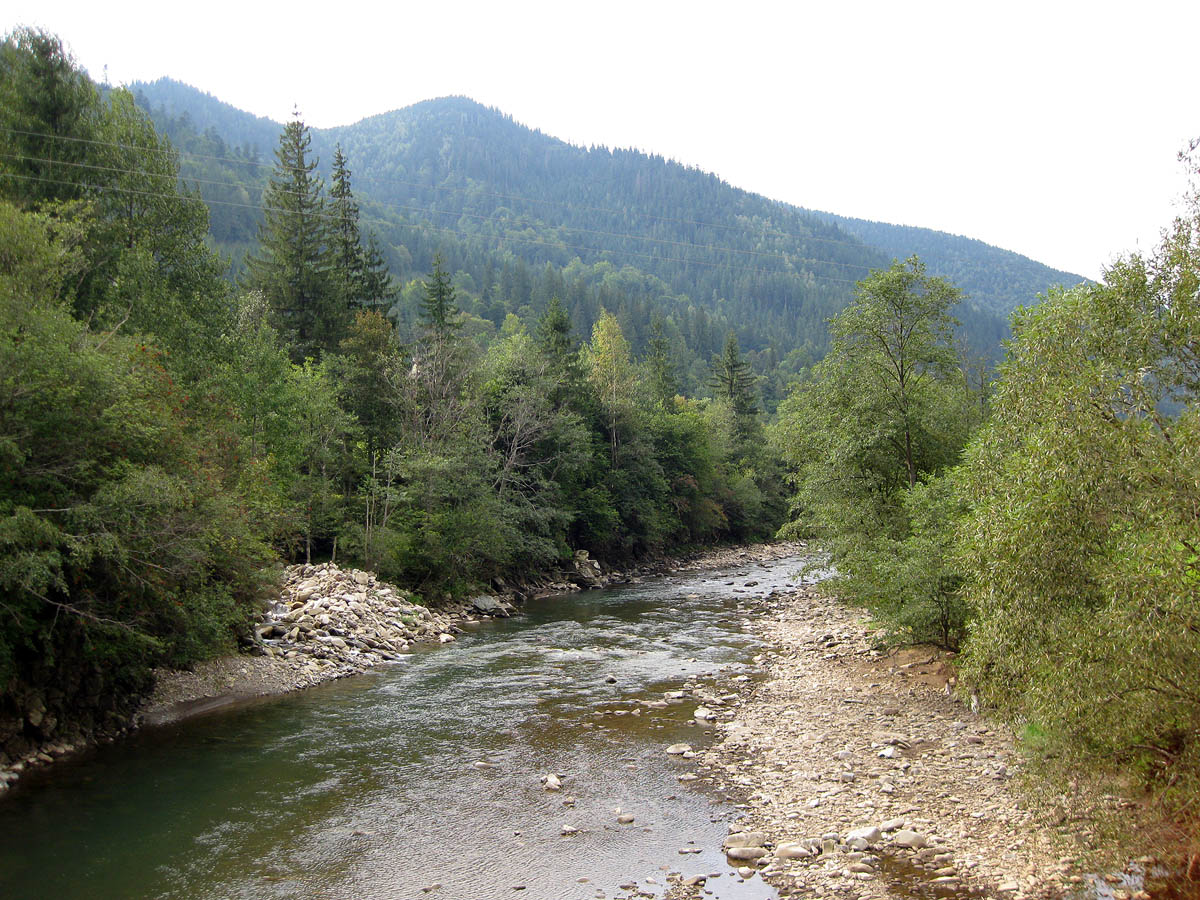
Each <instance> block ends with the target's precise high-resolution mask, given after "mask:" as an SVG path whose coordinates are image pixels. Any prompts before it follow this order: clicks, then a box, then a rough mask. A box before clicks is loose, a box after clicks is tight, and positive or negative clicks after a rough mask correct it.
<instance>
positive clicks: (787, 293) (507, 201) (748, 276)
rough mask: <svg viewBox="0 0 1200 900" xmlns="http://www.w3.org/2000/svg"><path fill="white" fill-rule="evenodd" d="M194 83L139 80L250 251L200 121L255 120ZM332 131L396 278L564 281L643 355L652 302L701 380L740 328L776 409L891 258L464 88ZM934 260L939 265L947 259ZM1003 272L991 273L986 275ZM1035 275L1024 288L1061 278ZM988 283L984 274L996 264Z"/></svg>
mask: <svg viewBox="0 0 1200 900" xmlns="http://www.w3.org/2000/svg"><path fill="white" fill-rule="evenodd" d="M188 90H189V89H187V88H185V87H183V86H180V85H178V84H176V83H170V82H161V81H160V82H155V83H154V84H148V85H137V86H135V91H136V92H137V93H138V95H139V97H140V98H141V102H142V103H143V105H144V106H145V108H147V109H148V110H150V111H151V113H152V115H153V116H154V118H155V121H156V123H157V124H158V125H159V127H160V128H161V129H163V130H164V133H166V134H167V135H168V136H170V137H171V139H172V140H173V141H174V142H175V143H176V144H177V145H178V146H180V147H181V148H183V149H185V150H186V151H187V152H185V154H184V156H183V160H182V162H183V171H184V174H185V177H188V178H192V179H195V180H196V181H197V184H198V187H199V189H200V191H201V193H202V194H203V195H204V196H205V197H206V198H210V199H212V200H216V201H218V202H217V203H214V204H213V211H214V216H213V220H214V236H215V237H216V239H217V241H218V245H219V246H221V247H222V249H224V250H226V251H227V252H229V253H231V254H232V255H234V257H235V259H238V258H240V256H241V254H243V253H244V252H245V250H246V249H247V244H246V243H245V228H244V227H243V228H239V229H237V230H234V228H232V227H230V229H229V230H228V231H227V230H224V229H225V223H224V219H225V218H226V217H229V218H232V219H238V220H240V219H241V218H242V217H243V216H244V215H245V209H244V207H238V206H231V205H226V210H227V211H226V212H221V211H219V210H218V209H217V207H218V206H220V205H222V204H223V203H226V196H225V195H226V194H228V193H229V191H230V190H231V188H229V187H227V186H226V185H228V184H229V172H228V171H227V169H228V166H229V165H230V164H229V163H226V162H223V161H221V160H213V159H210V158H199V157H197V156H195V155H193V152H192V150H191V148H192V147H198V146H200V144H201V141H200V138H201V137H202V136H200V135H199V134H198V133H197V132H196V129H195V127H194V125H197V124H203V125H205V126H206V127H207V126H208V125H210V124H211V125H212V127H213V128H215V129H216V130H217V131H218V132H220V136H221V139H222V140H224V141H226V143H227V144H229V145H230V146H231V147H232V146H234V145H237V144H238V142H239V141H242V140H244V139H245V138H246V136H247V135H251V134H253V133H255V131H256V129H258V128H259V122H258V120H255V119H253V117H250V116H248V115H246V114H240V113H238V112H237V111H236V110H234V109H233V108H232V107H229V106H227V105H224V104H221V103H219V101H216V100H214V99H213V98H211V97H208V96H207V95H203V94H201V93H200V92H198V91H193V92H192V94H191V95H189V94H188ZM239 115H241V116H243V117H244V118H243V119H242V120H239V118H238V116H239ZM221 129H227V131H221ZM215 136H216V135H214V134H212V133H210V134H209V135H208V137H209V138H212V137H215ZM338 145H340V146H341V148H342V150H343V151H344V153H345V155H346V157H347V159H348V160H349V164H350V167H351V169H352V170H353V172H354V177H355V180H356V185H357V186H358V189H359V192H360V195H361V196H362V198H363V212H364V217H365V221H367V222H368V224H369V226H370V227H372V228H374V229H375V230H376V231H377V232H378V234H379V237H380V243H381V248H382V250H383V253H384V255H385V257H386V258H387V260H388V262H389V263H390V265H391V267H392V270H393V272H394V273H396V274H397V275H399V276H400V277H401V278H402V279H405V280H407V279H409V278H411V277H412V275H413V274H415V273H420V272H423V271H428V269H429V267H430V265H431V264H432V259H433V254H434V253H435V252H439V251H440V252H441V253H442V255H443V258H444V260H445V262H446V265H447V267H448V268H449V269H450V270H451V271H452V272H454V273H455V274H456V285H457V286H458V287H459V289H460V295H461V297H462V300H463V305H464V308H465V309H467V310H468V311H470V312H472V313H473V314H475V315H477V316H479V317H480V318H483V319H486V320H490V321H491V322H492V323H493V324H494V325H496V326H498V325H499V324H500V323H501V322H502V321H503V319H504V316H505V315H507V314H508V313H515V314H517V315H518V316H519V317H520V318H521V319H522V320H523V321H525V322H526V324H531V323H532V321H533V319H534V318H535V317H536V316H537V315H538V314H540V312H541V311H542V310H544V308H545V304H546V303H547V302H548V300H549V298H550V296H551V294H555V293H557V294H558V295H559V296H561V297H562V298H563V299H564V301H566V303H567V306H568V311H569V314H570V315H571V318H572V322H573V324H574V325H575V327H576V328H577V329H579V330H580V331H582V332H585V333H586V332H587V331H588V330H590V328H591V327H592V326H593V325H594V323H595V321H596V319H597V316H598V314H599V310H600V308H601V307H602V306H603V307H604V308H607V309H610V310H612V311H614V313H615V314H616V315H617V317H618V319H619V320H620V321H621V323H622V327H623V329H624V330H625V333H626V334H627V336H628V337H629V340H630V342H631V344H632V346H633V348H634V350H635V352H638V353H641V352H643V351H644V350H645V348H646V346H647V340H648V338H649V335H650V331H651V324H652V319H653V317H654V315H655V314H657V315H659V316H661V318H662V328H663V331H664V333H665V334H666V335H667V337H668V340H669V341H670V343H671V347H672V354H673V358H674V360H675V362H676V364H677V365H678V368H679V370H680V372H681V379H682V384H683V386H684V387H685V388H687V389H690V390H695V389H699V388H701V387H702V386H703V383H704V378H705V377H706V376H705V371H706V369H707V364H708V360H709V359H710V358H711V356H712V355H713V354H714V353H716V352H717V351H719V350H720V348H721V345H722V343H723V341H724V337H725V334H726V333H727V332H728V331H730V330H733V331H735V332H736V333H737V336H738V338H739V341H740V343H741V346H742V347H743V349H744V350H745V351H746V353H747V359H748V360H749V362H750V364H751V365H752V367H753V368H754V370H755V372H756V373H757V374H759V375H760V376H764V381H763V385H762V388H763V392H764V396H763V400H764V402H765V403H766V405H767V407H768V408H769V409H773V408H774V406H775V404H776V403H777V401H778V399H779V398H780V397H781V396H782V394H783V393H784V392H785V391H786V385H787V383H788V382H789V381H790V380H791V379H792V378H793V377H794V376H795V374H796V373H797V372H799V371H801V370H802V369H803V368H805V367H806V366H807V365H809V364H811V362H813V361H815V360H816V359H818V358H820V356H822V355H823V354H824V352H825V349H826V347H827V344H828V332H827V327H826V322H827V320H828V319H829V318H830V317H831V316H832V315H834V314H836V313H837V312H838V311H839V310H840V309H842V308H843V307H844V306H845V305H846V304H847V303H848V302H849V301H850V299H851V297H852V295H853V289H854V284H855V283H856V282H857V281H858V280H860V279H861V278H863V277H865V275H866V274H867V273H868V272H869V271H870V270H871V269H872V268H876V267H879V266H883V265H886V264H887V262H888V261H890V259H891V255H890V254H891V251H890V249H880V248H878V247H874V246H871V245H869V243H865V242H863V241H862V240H861V239H860V238H858V237H856V236H854V235H852V234H850V233H848V232H847V231H845V230H843V229H841V228H839V227H838V226H836V225H834V224H831V223H830V222H829V221H828V219H827V218H825V217H822V216H820V215H818V214H814V213H810V212H808V211H805V210H802V209H799V208H797V207H793V206H789V205H787V204H783V203H778V202H775V201H771V200H768V199H766V198H764V197H761V196H759V195H755V194H751V193H748V192H746V191H742V190H738V189H736V188H734V187H732V186H730V185H729V184H727V183H725V182H723V181H722V180H721V179H719V178H718V177H716V176H714V175H710V174H707V173H703V172H700V171H698V170H696V169H692V168H688V167H685V166H681V165H679V164H676V163H672V162H669V161H667V160H664V159H663V158H662V157H656V156H651V155H647V154H644V153H641V152H638V151H633V150H610V149H607V148H590V149H585V148H580V147H574V146H571V145H569V144H566V143H564V142H562V141H559V140H557V139H555V138H552V137H549V136H547V135H544V134H542V133H540V132H538V131H534V130H531V129H529V128H526V127H524V126H522V125H520V124H518V123H516V122H514V121H513V120H512V119H511V117H508V116H505V115H503V114H502V113H500V112H498V111H496V110H493V109H488V108H485V107H483V106H480V105H479V104H477V103H474V102H473V101H470V100H467V99H465V98H444V99H440V100H433V101H427V102H424V103H419V104H416V105H414V106H412V107H408V108H406V109H402V110H396V111H393V112H390V113H385V114H382V115H379V116H374V117H371V118H369V119H365V120H363V121H361V122H358V123H356V124H354V125H351V126H346V127H342V128H335V129H328V130H314V131H313V150H314V152H315V153H316V154H317V156H318V157H319V158H320V160H321V165H322V167H323V168H325V170H326V171H328V168H327V167H328V165H329V163H330V160H331V159H332V156H333V151H334V148H335V147H336V146H338ZM270 149H271V147H270V146H260V147H259V150H260V151H268V150H270ZM198 152H199V153H207V151H205V150H204V149H202V148H201V149H199V150H198ZM209 155H210V156H213V155H216V156H219V155H220V154H209ZM241 158H244V156H243V157H241ZM259 168H260V171H265V170H264V169H263V166H262V165H260V167H259ZM210 182H213V183H212V184H210ZM221 182H223V183H221ZM261 184H262V178H261V175H260V177H259V178H258V179H257V180H255V179H251V178H248V177H247V178H243V179H241V180H240V185H241V186H243V187H244V189H245V190H247V191H250V192H253V190H254V189H255V187H256V186H257V187H259V188H261ZM980 246H981V247H983V246H985V245H980ZM987 249H988V250H990V251H991V250H994V248H987ZM994 252H995V253H999V254H1003V253H1004V252H1003V251H994ZM904 255H907V254H904ZM1005 258H1006V257H1005ZM1014 258H1015V257H1014ZM988 265H990V263H987V262H986V261H981V262H979V263H978V266H979V267H980V268H982V269H984V270H986V269H987V266H988ZM930 268H931V271H932V272H934V273H938V274H942V272H941V269H940V268H939V266H938V265H935V264H931V267H930ZM1007 277H1008V276H1007V274H1005V273H1001V274H994V275H992V276H991V282H1004V281H1005V280H1006V279H1007ZM1029 280H1030V278H1029V277H1027V278H1026V282H1028V281H1029ZM1032 280H1033V282H1034V283H1036V286H1035V287H1033V288H1032V289H1031V290H1030V291H1029V294H1028V296H1027V297H1025V298H1024V302H1032V301H1033V300H1034V299H1035V298H1036V295H1037V293H1038V292H1039V291H1044V290H1045V289H1046V288H1048V287H1049V286H1050V285H1051V284H1053V283H1055V281H1056V279H1050V280H1046V281H1043V282H1040V283H1037V279H1036V277H1033V278H1032ZM976 282H977V283H978V284H979V285H981V287H982V288H983V289H985V290H986V289H987V285H988V283H989V282H988V279H985V278H982V277H980V278H977V279H976ZM1023 283H1024V282H1023ZM1006 290H1008V289H1007V288H1006ZM1009 293H1011V290H1009ZM965 295H966V299H965V301H964V302H963V304H962V305H961V306H960V307H959V308H958V309H957V310H956V314H957V315H958V317H959V319H960V320H961V321H962V323H963V326H962V332H963V333H964V335H965V337H966V339H967V340H968V341H969V343H970V345H971V346H972V348H973V351H974V352H975V353H977V354H979V355H983V356H987V357H989V358H992V357H994V356H995V355H996V354H997V353H998V349H999V342H1000V340H1001V339H1002V338H1003V337H1004V336H1005V335H1006V334H1007V330H1006V328H1007V326H1006V322H1005V318H1004V316H1005V315H1006V313H1002V314H999V315H998V314H996V313H995V312H994V310H998V309H1001V308H1003V307H1004V304H1005V303H1006V302H1007V300H1006V299H1005V298H1006V297H1007V296H1008V294H1005V296H1004V297H999V296H995V295H991V294H985V295H984V296H975V295H974V292H973V291H970V290H968V291H966V292H965ZM411 312H412V310H411V305H409V308H408V310H407V312H406V311H405V309H404V307H403V305H402V306H401V308H399V309H398V310H397V315H398V317H399V318H400V319H401V320H404V319H405V318H406V317H407V318H411Z"/></svg>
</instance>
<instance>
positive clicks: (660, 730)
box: [0, 558, 801, 900]
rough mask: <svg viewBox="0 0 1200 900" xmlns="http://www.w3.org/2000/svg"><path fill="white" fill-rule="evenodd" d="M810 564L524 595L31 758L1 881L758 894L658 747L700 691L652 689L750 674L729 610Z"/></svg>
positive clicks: (53, 893)
mask: <svg viewBox="0 0 1200 900" xmlns="http://www.w3.org/2000/svg"><path fill="white" fill-rule="evenodd" d="M800 564H801V560H799V559H797V558H793V559H785V560H778V561H774V562H764V563H754V564H750V563H748V564H745V565H742V566H739V567H737V568H734V569H726V570H710V571H705V572H699V573H693V574H686V575H675V576H664V577H660V578H648V579H646V580H645V581H643V582H642V583H640V584H633V585H624V586H620V587H614V588H609V589H605V590H597V591H585V592H582V593H577V594H569V595H563V596H557V597H549V598H545V599H540V600H536V601H531V602H530V603H528V604H527V605H526V607H525V609H524V613H523V615H521V616H519V617H517V618H513V619H508V620H497V621H488V622H484V623H480V624H479V625H477V626H473V627H472V629H471V630H470V631H469V633H467V634H464V635H461V636H460V638H459V640H458V641H457V642H456V643H454V644H451V645H448V646H438V647H428V648H424V649H421V650H418V651H415V652H413V653H411V654H409V655H408V656H407V657H406V658H405V659H404V660H403V661H401V662H400V663H397V664H395V665H389V666H386V667H382V668H379V669H377V670H375V671H373V672H372V673H370V674H368V675H364V676H359V677H356V678H352V679H347V680H344V681H340V682H335V683H332V684H327V685H324V686H321V687H318V688H313V689H310V690H307V691H304V692H301V693H297V694H293V695H289V696H286V697H280V698H270V699H263V700H257V701H252V702H248V703H244V704H241V705H238V706H235V707H232V708H226V709H223V710H220V711H217V712H213V713H210V714H208V715H204V716H200V717H197V718H193V719H190V720H187V721H184V722H180V723H176V724H174V725H168V726H162V727H157V728H147V729H144V730H142V731H141V732H138V733H137V734H135V735H134V736H132V737H131V738H129V739H128V740H124V741H121V742H119V743H117V744H113V745H109V746H105V747H101V748H97V749H95V750H93V751H91V752H89V753H87V754H84V755H81V756H80V757H78V758H75V759H70V760H67V761H63V762H61V763H58V764H56V765H55V766H52V767H49V768H48V769H46V770H42V771H36V772H33V773H30V774H29V775H27V776H26V777H25V778H23V779H22V781H21V782H19V783H18V784H17V785H16V786H15V787H14V788H13V789H12V790H11V791H10V792H9V794H8V796H6V797H4V798H3V799H0V836H2V839H0V897H4V898H6V900H23V898H44V897H53V898H56V900H69V898H89V900H101V898H122V900H124V898H188V900H195V898H214V900H216V898H221V900H224V898H284V897H288V898H291V897H305V898H308V897H312V898H330V900H340V898H347V900H348V898H356V900H363V898H395V900H412V898H424V897H429V898H431V900H490V898H503V897H527V898H530V900H576V898H578V900H594V898H599V897H607V898H615V897H619V896H627V895H628V894H629V892H630V890H629V888H624V889H622V888H621V885H629V884H632V883H635V882H636V883H637V885H638V890H639V891H641V892H644V893H645V894H649V895H653V896H661V895H662V893H663V892H664V890H665V888H664V885H665V882H666V875H667V874H668V872H671V871H678V872H682V873H684V874H685V875H690V874H700V873H704V874H712V873H720V875H719V877H715V878H710V879H709V881H708V884H707V889H708V890H709V891H711V894H712V896H713V897H714V898H717V900H769V898H773V897H775V893H774V892H773V890H772V889H771V888H770V887H769V886H767V885H765V884H764V883H763V882H762V881H761V879H759V878H757V877H753V878H751V879H748V880H746V881H742V880H741V879H740V878H739V877H738V875H737V873H736V871H735V870H734V869H733V868H731V867H730V866H729V864H728V863H727V862H726V861H725V858H724V856H723V855H722V854H721V852H720V850H719V849H718V848H719V847H720V843H721V838H722V837H723V836H724V834H725V833H726V832H727V831H728V824H729V823H730V822H731V821H733V820H734V818H735V817H736V815H737V809H736V808H735V807H734V805H733V804H731V803H729V802H727V801H726V802H717V801H718V800H720V798H717V797H714V796H713V795H712V794H711V793H710V792H708V790H707V789H706V788H704V787H703V786H702V785H703V781H697V782H690V783H683V782H680V781H679V780H678V777H679V776H680V775H682V774H684V773H685V772H688V771H689V763H688V761H687V760H684V759H681V758H680V757H678V756H668V755H667V754H666V753H665V752H664V751H665V748H666V747H667V746H668V745H670V744H673V743H676V742H686V743H690V744H692V745H693V746H697V747H698V746H700V745H702V744H704V743H705V742H706V741H708V740H711V736H710V735H709V732H710V731H712V729H711V727H706V726H704V725H701V724H699V723H696V722H695V721H694V720H693V719H692V717H691V716H692V711H693V710H694V709H695V707H696V706H697V705H698V703H697V701H696V700H694V699H691V698H690V697H689V699H688V700H687V701H685V702H683V703H675V704H672V705H669V706H667V707H666V708H654V707H648V706H646V705H645V702H646V701H661V700H662V699H663V697H664V693H665V692H667V691H673V690H678V689H682V688H684V687H685V686H687V685H695V686H700V687H709V686H712V685H713V684H714V683H717V682H719V683H720V685H721V689H722V690H725V689H727V688H728V687H729V686H730V685H732V686H733V687H734V688H735V689H736V688H737V687H738V685H739V684H744V683H746V682H747V681H749V680H751V679H753V678H754V677H755V674H756V671H757V669H756V667H755V665H754V656H755V654H756V653H758V652H759V644H758V642H757V641H756V639H755V638H754V637H753V635H751V634H750V633H749V632H748V631H747V630H746V628H745V624H746V618H747V616H748V615H749V613H747V612H745V611H743V610H741V609H739V605H740V604H741V603H742V602H744V601H745V599H746V598H748V597H750V596H751V595H755V594H765V593H769V592H770V591H772V590H776V589H782V588H786V587H787V586H788V585H789V584H790V583H791V579H792V577H793V576H794V574H795V572H796V571H797V569H798V568H799V567H800ZM754 582H756V584H751V583H754ZM550 772H554V773H558V774H560V775H562V776H563V789H562V790H561V791H560V792H550V791H546V790H544V789H543V787H542V784H541V780H540V779H541V776H543V775H545V774H547V773H550ZM572 798H573V799H574V803H573V804H572V805H567V804H566V803H565V801H566V800H569V799H572ZM618 813H628V814H632V815H633V816H634V817H635V819H634V823H633V824H630V825H621V824H618V823H617V815H618ZM564 826H570V827H571V828H575V829H578V833H576V834H573V835H569V836H564V835H563V833H562V832H563V830H564ZM691 848H699V850H700V852H699V853H686V854H684V853H681V852H680V851H681V850H687V849H691Z"/></svg>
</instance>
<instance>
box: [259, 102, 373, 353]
mask: <svg viewBox="0 0 1200 900" xmlns="http://www.w3.org/2000/svg"><path fill="white" fill-rule="evenodd" d="M311 142H312V139H311V137H310V135H309V131H308V126H307V125H305V124H304V122H303V121H302V120H301V119H300V116H299V113H296V117H295V118H294V119H293V120H292V121H291V122H289V123H288V124H287V125H285V126H284V129H283V133H282V134H281V135H280V136H279V146H278V147H277V148H276V149H275V171H274V173H273V174H272V175H271V181H270V183H269V184H268V185H267V188H266V190H265V191H264V192H263V222H262V224H261V225H260V226H259V232H258V243H259V248H258V252H257V253H256V254H255V255H254V256H252V257H250V258H248V259H247V260H246V263H247V267H248V270H249V275H248V278H247V282H248V285H247V286H248V287H250V288H253V289H256V290H260V291H262V292H263V296H264V297H266V299H267V302H268V303H269V304H270V307H271V310H272V313H273V315H274V318H275V321H276V324H277V326H278V327H279V329H280V331H281V333H282V334H283V335H284V336H285V337H286V338H287V340H288V343H289V344H290V348H291V355H292V357H293V358H294V359H297V360H302V359H304V358H305V357H310V356H312V357H316V356H319V355H320V354H321V353H322V352H323V351H327V350H334V349H336V348H337V345H338V342H339V341H341V339H342V338H343V337H344V336H345V332H346V328H347V326H348V324H349V314H348V308H347V306H346V304H345V302H344V300H343V298H342V296H341V291H340V290H339V286H338V284H337V279H336V278H335V274H334V272H335V259H334V255H333V252H332V246H333V240H332V235H331V233H330V231H331V229H330V228H329V223H328V220H329V212H328V209H327V206H326V202H325V198H324V184H323V182H322V180H321V177H320V176H319V175H317V174H315V170H316V167H317V162H318V161H317V159H316V157H311V158H310V156H309V148H310V145H311Z"/></svg>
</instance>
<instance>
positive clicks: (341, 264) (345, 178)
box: [329, 144, 365, 306]
mask: <svg viewBox="0 0 1200 900" xmlns="http://www.w3.org/2000/svg"><path fill="white" fill-rule="evenodd" d="M329 212H330V214H331V215H332V217H333V219H332V222H331V223H330V224H331V231H332V251H333V264H334V267H335V268H336V269H337V274H338V278H339V279H340V280H341V282H342V288H343V290H344V291H345V294H346V299H347V301H348V302H349V303H350V305H351V306H358V305H360V302H359V301H360V299H361V297H362V289H363V276H364V265H363V264H364V262H365V258H364V254H363V247H362V234H361V233H360V232H359V229H358V202H357V201H356V200H355V199H354V192H353V191H352V190H351V188H350V169H349V168H348V167H347V166H346V157H345V155H344V154H343V153H342V145H341V144H338V145H337V147H336V148H335V149H334V151H333V173H332V184H331V185H330V188H329Z"/></svg>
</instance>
